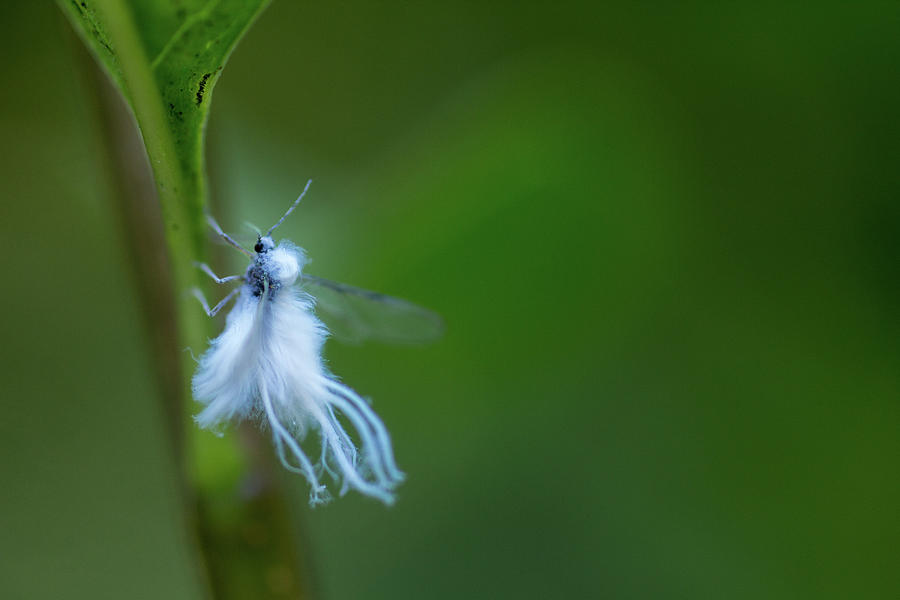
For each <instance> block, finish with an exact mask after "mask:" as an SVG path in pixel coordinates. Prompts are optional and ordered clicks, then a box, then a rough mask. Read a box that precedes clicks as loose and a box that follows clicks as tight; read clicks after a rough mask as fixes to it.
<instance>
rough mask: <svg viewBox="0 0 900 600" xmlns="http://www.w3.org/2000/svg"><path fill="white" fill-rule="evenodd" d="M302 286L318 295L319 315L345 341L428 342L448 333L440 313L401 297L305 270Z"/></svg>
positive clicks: (355, 342)
mask: <svg viewBox="0 0 900 600" xmlns="http://www.w3.org/2000/svg"><path fill="white" fill-rule="evenodd" d="M300 287H301V288H302V289H303V290H304V291H306V292H307V293H309V294H310V295H312V296H313V297H315V299H316V314H317V315H318V316H319V317H320V318H321V319H322V320H323V321H324V322H325V324H326V325H327V326H328V329H329V330H330V331H331V333H332V335H334V337H336V338H337V339H339V340H341V341H343V342H347V343H351V344H359V343H361V342H365V341H369V340H373V341H379V342H387V343H392V344H424V343H426V342H432V341H434V340H436V339H438V338H439V337H441V335H443V333H444V321H443V319H441V317H440V315H438V314H437V313H435V312H432V311H430V310H428V309H427V308H422V307H421V306H416V305H415V304H413V303H412V302H407V301H406V300H401V299H400V298H394V297H393V296H387V295H385V294H379V293H377V292H370V291H368V290H364V289H361V288H358V287H353V286H352V285H347V284H345V283H338V282H336V281H330V280H328V279H323V278H321V277H316V276H315V275H307V274H305V273H304V274H303V276H302V279H301V280H300Z"/></svg>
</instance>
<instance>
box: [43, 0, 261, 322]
mask: <svg viewBox="0 0 900 600" xmlns="http://www.w3.org/2000/svg"><path fill="white" fill-rule="evenodd" d="M59 4H60V6H61V7H62V9H63V10H64V11H65V13H66V14H67V15H68V16H69V18H70V20H71V21H72V23H73V25H74V26H75V29H76V30H77V31H78V33H79V35H80V36H81V37H82V38H83V39H84V41H85V42H86V43H87V45H88V46H89V47H90V48H91V51H92V52H93V53H94V55H95V56H96V57H97V60H98V61H99V62H100V64H101V65H102V66H103V68H104V69H105V70H106V71H107V73H108V74H109V75H110V77H111V78H112V80H113V81H114V82H115V84H116V86H117V87H118V88H119V90H120V91H121V92H122V95H123V96H124V98H125V99H126V101H127V102H128V104H129V106H130V108H131V110H132V111H133V113H134V116H135V118H136V119H137V123H138V126H139V127H140V130H141V134H142V136H143V140H144V143H145V145H146V147H147V154H148V156H149V157H150V163H151V165H152V167H153V173H154V177H155V180H156V185H157V191H158V193H159V198H160V202H161V204H162V210H163V216H164V220H165V225H166V236H167V240H168V243H169V249H170V251H171V252H172V254H173V256H177V257H179V259H177V260H175V261H174V263H175V265H174V268H175V279H176V284H177V285H178V286H179V287H184V286H185V285H187V284H189V283H190V282H191V281H192V279H193V277H194V274H193V273H192V271H191V270H190V265H189V261H188V260H185V258H187V257H197V256H199V255H201V254H202V248H203V239H204V236H203V228H204V224H203V211H202V207H203V205H204V203H205V195H206V182H205V178H204V167H203V165H204V162H203V131H204V126H205V124H206V120H207V117H208V115H209V107H210V103H211V99H212V98H211V96H212V91H213V88H214V87H215V84H216V82H217V81H218V79H219V76H220V75H221V73H222V68H223V67H224V65H225V62H226V61H227V59H228V56H229V54H230V53H231V51H232V49H233V48H234V46H235V44H236V43H237V42H238V40H239V39H240V38H241V37H242V35H243V34H244V32H245V31H246V30H247V28H248V27H249V26H250V24H251V23H252V22H253V20H254V19H255V18H256V16H257V15H258V14H259V13H260V12H261V11H262V10H263V8H265V6H266V5H267V4H268V0H187V1H184V2H174V1H167V0H131V1H125V0H91V1H83V0H82V1H76V0H70V1H63V0H60V1H59ZM182 333H183V334H186V333H187V332H185V331H184V329H183V328H182Z"/></svg>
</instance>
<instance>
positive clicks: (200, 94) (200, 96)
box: [197, 73, 212, 106]
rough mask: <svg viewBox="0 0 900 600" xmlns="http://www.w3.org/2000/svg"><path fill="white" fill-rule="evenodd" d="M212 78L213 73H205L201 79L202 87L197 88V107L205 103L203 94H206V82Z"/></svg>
mask: <svg viewBox="0 0 900 600" xmlns="http://www.w3.org/2000/svg"><path fill="white" fill-rule="evenodd" d="M210 76H212V73H205V74H204V75H203V77H202V78H201V79H200V85H199V87H198V88H197V105H198V106H199V105H200V103H201V102H203V94H204V92H206V80H207V79H209V78H210Z"/></svg>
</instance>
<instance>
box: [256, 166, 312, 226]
mask: <svg viewBox="0 0 900 600" xmlns="http://www.w3.org/2000/svg"><path fill="white" fill-rule="evenodd" d="M311 183H312V179H310V180H309V181H307V182H306V187H305V188H303V191H302V192H300V197H299V198H297V199H296V200H294V203H293V204H291V207H290V208H289V209H287V212H286V213H284V216H283V217H281V218H280V219H278V222H277V223H275V224H274V225H272V227H270V228H269V230H268V231H267V232H266V235H265V236H264V237H268V236H270V235H272V232H273V231H275V228H276V227H278V226H279V225H281V223H282V222H284V220H285V219H286V218H287V216H288V215H289V214H291V213H292V212H293V211H294V209H295V208H297V205H298V204H300V201H301V200H303V196H304V195H306V190H308V189H309V184H311Z"/></svg>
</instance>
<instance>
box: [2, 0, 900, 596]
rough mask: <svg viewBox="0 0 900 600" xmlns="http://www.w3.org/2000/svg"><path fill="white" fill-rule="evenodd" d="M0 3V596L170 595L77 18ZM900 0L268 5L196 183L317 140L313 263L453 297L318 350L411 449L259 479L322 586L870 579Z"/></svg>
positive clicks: (899, 220) (886, 351) (254, 185)
mask: <svg viewBox="0 0 900 600" xmlns="http://www.w3.org/2000/svg"><path fill="white" fill-rule="evenodd" d="M0 31H2V36H0V44H2V47H3V54H2V55H3V60H2V61H0V76H2V82H3V85H2V87H3V93H2V94H0V127H2V130H0V152H2V154H0V156H2V161H0V181H2V184H0V189H2V194H3V198H2V203H0V211H2V212H0V231H2V240H3V247H4V250H3V252H2V254H0V256H2V258H0V261H2V273H3V276H2V282H3V283H2V294H0V303H2V310H0V327H2V329H0V331H2V336H3V339H2V344H0V384H2V385H0V397H2V416H0V596H2V597H4V598H11V599H18V598H41V599H43V598H131V599H137V598H148V599H149V598H168V599H176V598H185V599H194V598H199V597H200V587H199V585H198V583H197V582H196V581H195V579H194V571H193V570H192V567H191V564H190V558H189V556H190V552H189V549H188V548H189V546H188V543H187V538H186V535H185V533H184V532H183V531H182V529H181V525H180V524H181V521H180V518H179V515H178V503H177V500H176V494H175V489H176V486H175V478H174V474H173V470H172V464H171V455H170V449H168V448H167V447H166V439H165V436H164V435H163V426H162V422H163V421H162V419H163V417H162V411H161V409H160V407H159V405H158V400H157V387H156V384H155V382H154V380H153V377H152V368H151V365H150V360H149V356H148V350H147V347H146V346H147V341H146V335H145V332H144V330H143V329H142V326H141V318H140V313H139V304H138V299H137V297H136V294H137V292H136V287H135V285H134V278H133V276H132V275H131V274H130V273H129V264H130V263H129V261H128V260H127V252H126V251H125V241H124V239H123V236H122V233H121V232H120V231H118V230H117V226H116V224H117V222H118V221H117V220H116V218H115V211H114V208H113V207H114V205H115V202H114V198H113V197H112V195H111V194H112V189H113V188H112V187H111V185H110V173H109V168H110V166H109V163H108V161H106V160H105V159H104V150H103V148H102V137H101V136H100V134H99V132H98V127H99V124H98V120H97V116H96V111H95V110H94V109H93V108H92V105H91V100H90V97H91V90H90V89H89V88H88V85H89V82H88V81H87V80H86V79H85V78H84V76H83V74H84V73H83V70H82V69H81V68H80V67H79V66H78V59H77V53H76V50H77V41H76V40H75V39H74V37H73V36H72V35H71V33H70V27H69V25H68V24H67V23H66V22H65V20H64V19H63V18H61V16H60V15H59V14H58V9H57V8H56V7H55V6H54V5H53V4H52V3H44V2H40V3H38V2H35V3H4V4H3V6H2V8H0ZM898 31H900V7H898V5H897V4H893V3H858V4H857V3H854V4H853V5H845V6H842V7H837V8H834V7H829V6H822V5H817V6H816V7H814V8H813V7H807V8H800V7H794V8H788V7H785V6H782V5H780V4H771V5H755V4H754V5H744V6H738V5H730V4H729V5H727V6H726V5H723V6H718V5H716V6H704V5H695V4H680V5H679V6H669V5H656V4H630V5H628V7H627V8H616V7H589V6H588V5H586V4H585V5H577V4H565V3H549V2H547V3H473V2H441V3H408V2H395V3H377V4H376V3H369V2H358V1H346V2H339V3H313V2H303V3H294V2H287V1H280V2H275V3H274V4H273V5H272V6H271V7H270V8H269V10H268V11H267V12H266V13H264V15H263V16H262V18H261V19H260V20H259V22H258V23H257V24H256V25H255V26H254V27H253V28H252V29H251V31H250V32H249V34H248V36H247V37H246V38H245V39H244V41H243V42H242V43H241V44H240V45H239V46H238V49H237V50H236V52H235V54H234V55H233V57H232V59H231V61H230V63H229V65H228V66H227V67H226V69H225V71H224V74H223V77H222V79H221V81H220V82H219V84H218V86H217V88H216V94H215V99H214V103H213V109H212V117H211V121H210V124H209V139H210V147H209V160H210V173H211V177H212V181H211V186H212V198H211V201H212V206H213V210H214V211H215V212H216V213H217V214H219V215H222V218H221V220H222V221H223V222H224V223H225V224H227V226H228V228H229V229H232V230H236V231H240V228H241V223H242V221H244V220H250V221H253V222H256V223H259V224H261V225H267V224H269V223H270V222H271V221H274V219H275V218H277V217H278V216H279V215H280V214H281V212H282V211H283V210H284V208H285V207H286V206H287V204H288V203H289V202H290V201H291V200H293V199H294V198H295V197H296V194H297V193H298V192H299V190H300V189H302V186H303V184H304V183H305V181H306V179H307V178H310V177H312V178H313V179H314V180H315V183H314V185H313V187H312V189H311V194H310V195H309V196H308V198H307V199H306V200H304V203H303V205H302V206H301V208H300V210H299V211H298V212H297V213H295V215H296V216H295V217H292V219H291V220H290V221H289V222H288V223H286V224H285V225H284V227H283V230H282V231H281V233H282V234H283V235H284V236H286V237H289V238H291V239H293V240H295V241H296V242H298V243H299V244H301V245H303V246H304V247H306V249H307V250H308V252H309V253H310V255H311V256H312V258H313V261H314V262H313V263H312V265H311V267H310V271H311V272H314V273H316V274H319V275H323V276H327V277H329V278H333V279H338V280H341V281H346V282H350V283H354V284H357V285H361V286H364V287H368V288H372V289H377V290H381V291H385V292H388V293H392V294H395V295H399V296H403V297H406V298H410V299H412V300H414V301H416V302H418V303H421V304H423V305H426V306H429V307H432V308H434V309H436V310H437V311H439V312H440V313H441V314H442V315H443V316H444V317H445V319H446V321H447V324H448V329H447V334H446V337H445V338H444V339H443V340H442V341H441V342H440V343H438V344H436V345H433V346H430V347H425V348H416V349H410V348H391V347H383V346H376V345H364V346H360V347H343V346H340V345H337V344H334V343H330V344H329V345H328V347H327V355H328V358H329V360H330V362H331V364H332V366H333V368H334V370H335V371H336V372H338V373H340V374H341V375H342V377H343V378H344V379H345V380H346V381H348V382H351V383H352V384H353V385H354V386H355V387H356V388H357V389H359V390H360V391H362V392H363V393H365V394H367V395H370V396H371V397H373V398H374V399H375V407H376V409H377V411H378V413H379V414H380V415H381V416H382V418H383V419H384V421H385V422H386V423H387V424H388V426H389V428H390V430H391V432H392V435H393V437H394V440H395V447H396V453H397V456H398V460H399V463H400V464H401V466H402V467H403V468H404V469H405V471H406V472H407V474H408V481H407V483H406V484H404V486H403V487H402V488H401V491H400V499H399V502H398V504H397V505H396V506H395V507H393V508H391V509H385V508H384V507H383V506H381V505H379V504H378V503H376V502H373V501H371V500H368V499H366V498H361V497H359V496H354V495H351V496H348V497H346V498H344V499H342V500H340V501H338V502H335V503H333V504H331V505H329V506H327V507H325V508H319V509H316V510H311V509H309V508H308V507H307V506H306V504H305V499H306V491H305V485H304V484H303V482H302V481H299V480H291V486H292V487H291V489H292V493H293V494H294V495H295V497H296V517H297V523H298V524H297V529H298V531H299V532H301V534H302V535H303V545H304V550H305V552H306V553H307V555H308V558H309V560H310V561H311V564H312V565H313V579H314V580H313V581H311V583H310V585H311V587H312V588H313V589H314V590H315V592H316V597H318V598H322V599H325V600H338V599H359V598H367V599H381V598H384V599H398V598H432V599H444V598H446V599H450V598H454V599H455V598H516V599H522V598H535V599H537V598H541V599H543V598H753V599H758V598H791V599H796V598H816V599H823V598H896V597H897V596H898V594H900V577H898V570H897V564H898V558H900V550H898V548H900V518H898V506H900V489H898V477H897V474H898V457H900V447H898V446H900V443H898V425H900V418H898V417H900V410H898V398H900V369H898V358H900V352H898V350H900V346H898V339H900V338H898V333H900V318H898V317H900V315H898V302H900V285H898V282H900V244H898V240H900V203H898V197H900V176H898V173H900V169H898V161H900V153H898V139H900V118H898V107H900V79H898V74H900V35H898ZM236 258H237V257H235V262H233V263H231V267H232V270H233V269H236V268H239V261H237V260H236ZM220 264H221V263H220ZM223 270H229V269H228V268H223Z"/></svg>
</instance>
